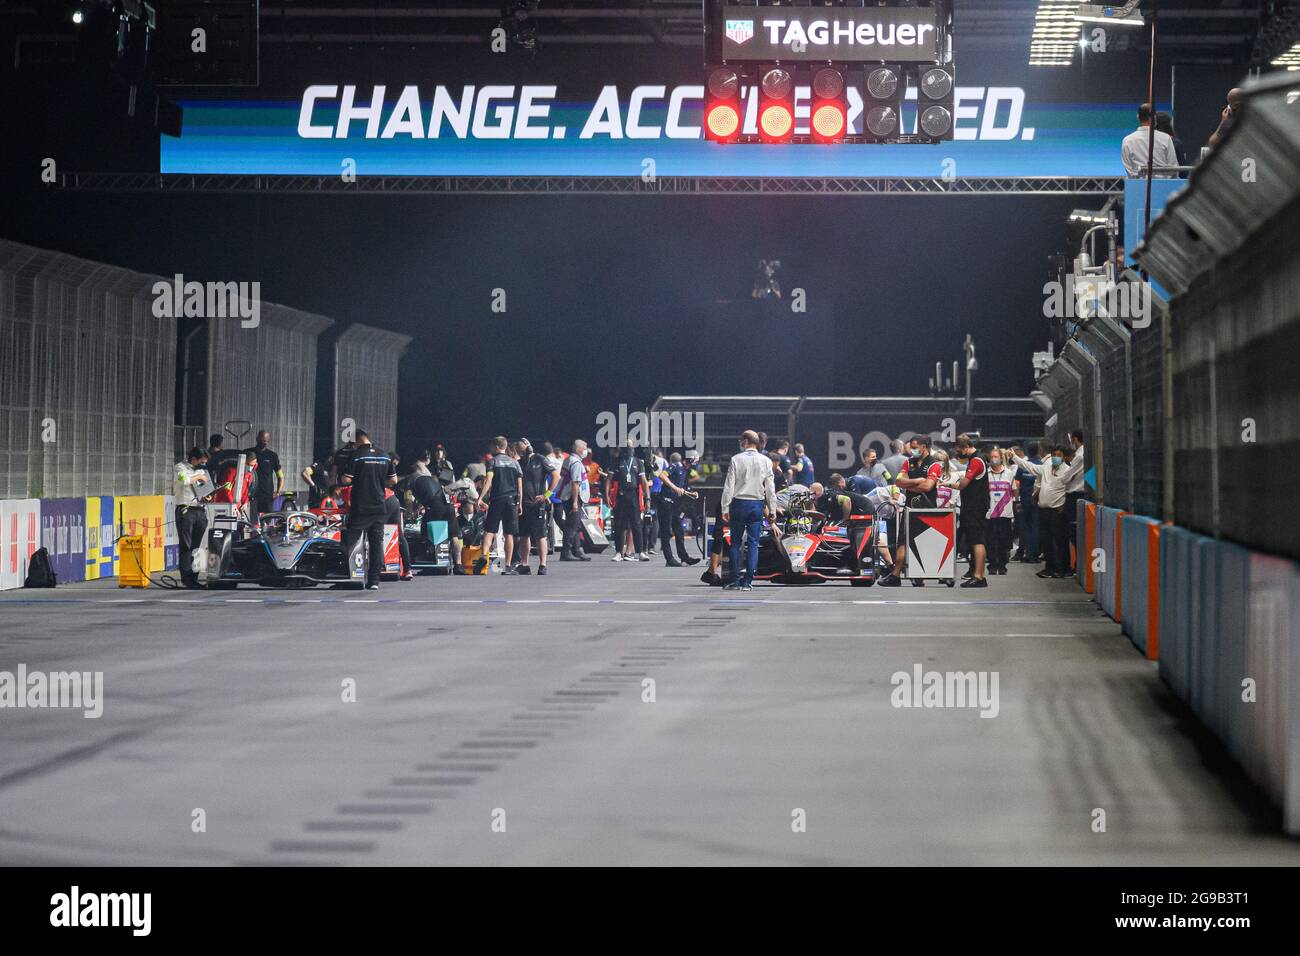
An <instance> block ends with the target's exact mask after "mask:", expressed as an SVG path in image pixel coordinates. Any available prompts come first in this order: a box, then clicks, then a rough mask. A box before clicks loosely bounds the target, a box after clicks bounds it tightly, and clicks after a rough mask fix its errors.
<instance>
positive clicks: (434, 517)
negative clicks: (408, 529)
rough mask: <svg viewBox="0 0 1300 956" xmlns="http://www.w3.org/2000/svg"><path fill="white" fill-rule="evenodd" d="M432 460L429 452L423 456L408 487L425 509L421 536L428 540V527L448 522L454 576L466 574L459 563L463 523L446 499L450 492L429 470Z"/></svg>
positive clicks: (413, 498) (417, 460)
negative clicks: (435, 522)
mask: <svg viewBox="0 0 1300 956" xmlns="http://www.w3.org/2000/svg"><path fill="white" fill-rule="evenodd" d="M432 459H433V456H432V455H431V454H430V453H429V452H428V451H424V452H421V453H420V457H419V458H417V459H416V461H415V468H414V469H413V470H412V472H411V481H410V485H409V488H410V492H411V498H412V500H414V501H415V503H416V504H417V505H419V506H420V508H422V509H423V511H422V513H421V517H420V533H421V534H422V535H424V536H425V537H426V538H427V537H428V534H429V532H428V525H429V523H430V522H431V521H443V522H446V524H447V550H448V551H449V552H450V557H451V573H452V574H464V573H465V568H464V567H463V566H462V565H461V563H460V548H461V540H460V522H459V520H457V518H456V510H455V509H454V508H452V506H451V500H450V499H449V498H448V497H447V489H446V488H445V487H444V486H443V484H442V481H441V480H440V479H439V478H438V476H437V475H435V474H434V473H433V471H432V470H431V468H430V465H431V464H432V463H433V461H432ZM448 484H451V482H448Z"/></svg>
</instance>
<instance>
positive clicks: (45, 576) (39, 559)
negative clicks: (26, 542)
mask: <svg viewBox="0 0 1300 956" xmlns="http://www.w3.org/2000/svg"><path fill="white" fill-rule="evenodd" d="M58 583H59V579H58V577H57V576H56V575H55V573H54V565H52V564H51V563H50V552H49V551H47V550H46V549H45V548H40V549H38V550H37V551H34V552H33V553H32V558H31V561H29V562H28V564H27V580H26V581H24V582H23V587H25V588H52V587H54V586H55V585H57V584H58Z"/></svg>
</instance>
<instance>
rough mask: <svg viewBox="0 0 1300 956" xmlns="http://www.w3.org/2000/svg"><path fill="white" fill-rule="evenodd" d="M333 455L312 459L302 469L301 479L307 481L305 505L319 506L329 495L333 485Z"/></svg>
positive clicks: (310, 506)
mask: <svg viewBox="0 0 1300 956" xmlns="http://www.w3.org/2000/svg"><path fill="white" fill-rule="evenodd" d="M333 471H334V456H333V455H326V456H325V458H324V460H323V461H313V462H312V463H311V464H310V465H308V466H307V467H306V468H304V469H303V470H302V480H303V481H305V482H307V507H308V508H319V507H321V502H322V501H324V500H325V499H326V498H328V497H329V493H330V488H331V487H332V486H333V482H334V479H333Z"/></svg>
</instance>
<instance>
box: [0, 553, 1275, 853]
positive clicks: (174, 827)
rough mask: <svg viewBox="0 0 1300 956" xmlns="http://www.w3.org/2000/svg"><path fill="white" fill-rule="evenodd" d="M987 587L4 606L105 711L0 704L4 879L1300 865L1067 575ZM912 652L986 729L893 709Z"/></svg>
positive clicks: (635, 571)
mask: <svg viewBox="0 0 1300 956" xmlns="http://www.w3.org/2000/svg"><path fill="white" fill-rule="evenodd" d="M991 581H992V586H991V587H990V588H988V589H987V590H983V591H973V590H960V589H954V590H949V589H948V588H945V587H937V586H935V585H934V584H931V585H929V586H928V587H926V588H925V589H914V588H910V587H904V588H899V589H892V590H889V591H886V590H883V589H879V588H873V589H861V588H851V587H848V586H846V585H829V584H828V585H822V586H818V587H804V588H797V589H796V588H781V587H777V586H770V585H761V584H760V585H759V586H757V587H756V588H755V590H754V591H753V592H752V593H749V594H745V595H740V594H733V593H731V592H727V593H725V594H724V593H723V592H721V591H720V590H718V589H711V588H708V587H705V586H703V585H701V584H700V583H699V581H698V568H697V569H695V570H694V571H692V570H690V569H682V570H676V569H669V568H665V567H664V566H663V564H662V562H660V561H658V560H657V559H656V561H655V562H654V563H650V564H636V565H628V564H613V563H611V562H610V561H609V560H608V559H605V558H599V557H598V558H597V559H596V560H594V561H593V562H592V563H591V564H588V565H572V564H554V565H553V568H552V573H551V574H550V575H549V576H547V577H546V578H537V577H535V576H534V577H519V578H502V577H499V576H490V577H487V578H476V579H470V578H440V577H438V578H420V579H417V580H416V581H415V582H411V583H404V584H398V583H392V584H385V585H384V587H383V589H382V590H381V591H379V592H378V593H377V594H376V593H369V592H334V591H324V590H312V591H293V592H272V591H264V590H256V589H247V590H240V591H238V592H210V593H209V592H193V591H162V590H158V589H154V588H151V589H149V590H147V591H126V590H119V589H118V588H116V587H115V586H113V585H112V584H109V583H92V584H85V585H72V586H68V587H60V588H59V589H57V590H56V591H50V592H30V591H28V592H8V593H5V594H3V595H0V670H8V671H13V670H15V668H16V667H17V665H18V664H20V663H21V664H25V665H26V666H27V668H28V670H29V672H30V671H38V670H39V671H47V672H48V671H67V670H80V671H103V672H104V713H103V716H102V717H100V718H99V719H86V718H84V717H83V716H82V714H81V712H80V711H70V710H29V709H22V710H12V709H4V710H0V863H4V864H218V865H219V864H260V865H268V864H269V865H277V864H281V865H288V864H302V863H307V864H336V863H344V864H454V863H474V864H494V863H506V864H588V863H590V864H620V863H635V864H671V863H684V864H700V863H704V864H769V863H770V864H819V863H890V864H929V863H937V864H942V863H956V864H1084V865H1108V864H1174V865H1183V864H1188V865H1191V864H1211V865H1212V864H1219V863H1224V864H1228V863H1264V864H1291V865H1295V864H1296V863H1297V862H1300V846H1298V845H1297V843H1296V842H1294V841H1289V840H1286V839H1284V838H1281V837H1278V836H1276V835H1275V830H1276V827H1277V826H1278V821H1277V818H1276V815H1275V814H1274V813H1273V811H1272V810H1271V809H1269V808H1267V807H1266V805H1265V804H1264V803H1263V802H1262V800H1261V798H1260V797H1259V795H1258V793H1257V792H1256V791H1254V790H1253V789H1252V788H1251V787H1250V786H1249V785H1248V784H1246V782H1245V780H1244V777H1243V776H1242V775H1241V774H1240V773H1239V772H1238V771H1237V770H1236V769H1235V768H1233V767H1232V766H1231V765H1230V764H1228V763H1227V761H1226V759H1225V758H1224V757H1223V753H1222V750H1221V748H1219V747H1218V746H1217V745H1216V744H1214V743H1213V742H1212V741H1211V740H1210V739H1209V738H1208V737H1207V736H1206V735H1205V734H1204V733H1203V732H1202V731H1200V730H1199V728H1198V726H1197V724H1196V723H1195V721H1194V720H1193V719H1192V718H1191V717H1190V716H1189V715H1188V714H1187V713H1186V711H1184V709H1183V708H1182V707H1181V705H1179V704H1178V703H1177V702H1176V701H1175V700H1174V698H1173V696H1172V695H1171V694H1170V693H1169V692H1168V691H1167V690H1166V689H1165V688H1164V686H1163V685H1162V684H1161V683H1160V681H1159V679H1158V677H1157V674H1156V668H1155V665H1154V664H1151V663H1149V662H1147V661H1145V660H1143V659H1142V657H1141V656H1140V655H1139V654H1138V653H1137V652H1136V651H1135V650H1134V648H1133V647H1132V645H1131V644H1130V643H1129V642H1128V640H1127V639H1126V638H1125V637H1124V636H1123V635H1122V634H1121V633H1120V630H1119V628H1118V626H1117V625H1115V624H1114V623H1113V622H1112V621H1110V620H1109V619H1108V618H1106V617H1105V616H1104V615H1103V614H1102V613H1101V612H1100V611H1099V610H1098V609H1097V607H1096V606H1095V605H1094V604H1093V603H1092V602H1091V601H1090V600H1089V599H1088V598H1087V597H1086V596H1085V595H1084V594H1082V592H1081V591H1080V590H1079V588H1078V587H1077V586H1076V585H1075V584H1074V583H1073V582H1072V581H1040V580H1038V579H1036V578H1035V577H1033V574H1032V569H1031V568H1030V567H1027V566H1024V565H1015V566H1013V567H1012V569H1011V573H1010V574H1009V575H1008V576H1006V577H998V578H993V579H991ZM916 664H920V665H922V666H923V668H924V669H925V670H927V671H929V670H937V671H972V670H973V671H997V672H998V673H999V677H1000V683H999V688H1000V698H1001V699H1000V712H999V714H998V716H997V717H996V718H992V719H984V718H981V717H980V716H979V714H978V713H977V711H975V710H973V709H964V710H958V709H946V710H940V709H935V710H925V709H919V710H918V709H902V708H897V709H896V708H894V707H893V706H891V703H890V696H891V691H892V689H893V688H892V687H891V684H890V678H891V675H892V674H894V673H895V672H897V671H906V672H911V671H912V669H913V666H914V665H916ZM646 678H652V679H653V680H654V682H655V701H654V702H653V703H649V702H644V701H643V699H642V697H643V685H642V682H643V680H644V679H646ZM349 679H350V680H353V681H355V686H356V702H355V703H345V702H344V701H343V700H342V697H343V690H342V687H343V684H344V682H345V680H349ZM198 808H201V809H202V810H203V811H204V815H205V818H206V832H201V833H196V832H193V829H192V826H191V823H192V819H193V812H194V811H195V810H196V809H198ZM1095 808H1101V809H1103V810H1105V811H1106V832H1104V833H1097V832H1093V829H1092V823H1093V819H1094V809H1095ZM797 810H802V811H804V814H805V816H806V832H802V833H800V832H794V830H793V828H792V820H793V819H794V815H795V813H796V811H797ZM502 820H504V824H505V829H504V832H497V829H499V828H500V823H501V821H502ZM494 821H495V822H496V823H497V829H494V827H493V824H494Z"/></svg>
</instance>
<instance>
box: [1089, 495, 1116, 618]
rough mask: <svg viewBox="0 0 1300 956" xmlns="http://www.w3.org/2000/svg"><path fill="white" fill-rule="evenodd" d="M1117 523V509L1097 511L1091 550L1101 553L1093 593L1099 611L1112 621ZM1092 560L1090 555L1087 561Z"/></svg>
mask: <svg viewBox="0 0 1300 956" xmlns="http://www.w3.org/2000/svg"><path fill="white" fill-rule="evenodd" d="M1118 523H1119V511H1118V510H1117V509H1115V508H1105V507H1101V508H1098V509H1097V540H1096V541H1094V542H1093V548H1095V549H1099V550H1100V551H1101V560H1100V561H1099V562H1096V564H1097V571H1096V572H1095V573H1094V574H1093V580H1094V581H1095V582H1096V584H1095V589H1096V590H1095V592H1094V593H1095V596H1096V600H1097V603H1098V604H1099V605H1101V609H1102V610H1103V611H1105V612H1106V613H1107V614H1109V615H1110V616H1111V618H1112V619H1114V618H1115V617H1116V607H1115V579H1116V573H1115V572H1116V568H1117V567H1118V566H1119V554H1118V552H1117V551H1116V548H1115V528H1116V525H1117V524H1118ZM1092 559H1093V558H1092V555H1089V556H1088V560H1090V561H1091V560H1092ZM1080 560H1082V558H1080Z"/></svg>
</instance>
